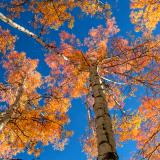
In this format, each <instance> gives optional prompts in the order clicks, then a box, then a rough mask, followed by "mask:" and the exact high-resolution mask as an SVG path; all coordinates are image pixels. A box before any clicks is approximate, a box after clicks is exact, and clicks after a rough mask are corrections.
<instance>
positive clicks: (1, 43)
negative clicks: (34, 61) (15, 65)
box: [0, 27, 15, 54]
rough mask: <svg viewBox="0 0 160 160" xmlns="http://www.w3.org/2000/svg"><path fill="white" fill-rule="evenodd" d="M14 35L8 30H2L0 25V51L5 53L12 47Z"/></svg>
mask: <svg viewBox="0 0 160 160" xmlns="http://www.w3.org/2000/svg"><path fill="white" fill-rule="evenodd" d="M14 43H15V37H13V36H12V35H11V34H10V32H9V31H8V30H3V29H2V28H1V27H0V52H1V53H3V54H5V53H6V51H7V50H12V49H13V48H14Z"/></svg>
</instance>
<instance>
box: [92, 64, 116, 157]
mask: <svg viewBox="0 0 160 160" xmlns="http://www.w3.org/2000/svg"><path fill="white" fill-rule="evenodd" d="M90 83H91V87H92V92H93V97H94V106H93V108H94V112H95V123H96V134H97V145H98V158H97V160H118V155H117V153H116V144H115V140H114V134H113V131H112V123H111V118H110V115H109V112H108V105H107V102H106V100H105V95H104V93H103V89H102V86H101V85H102V84H101V83H100V79H99V75H98V73H97V67H96V66H92V67H91V68H90Z"/></svg>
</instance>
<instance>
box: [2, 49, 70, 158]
mask: <svg viewBox="0 0 160 160" xmlns="http://www.w3.org/2000/svg"><path fill="white" fill-rule="evenodd" d="M37 64H38V61H37V60H33V59H29V58H27V57H26V56H25V53H21V54H19V53H17V52H11V53H10V54H8V55H7V56H6V57H5V59H4V61H3V66H4V68H5V69H6V71H7V83H8V85H5V84H4V85H3V84H1V86H0V87H1V88H0V89H1V92H0V97H1V101H2V102H5V103H6V104H7V107H6V108H5V110H4V111H3V112H1V113H0V126H1V134H0V137H1V139H0V142H1V143H0V148H3V150H2V152H1V153H0V157H1V158H5V157H7V158H10V157H12V156H13V155H16V154H17V153H19V152H21V151H23V150H25V149H27V151H28V153H29V154H32V153H33V154H34V155H35V156H39V154H40V152H41V147H42V145H48V143H52V144H53V146H54V147H55V148H57V149H60V150H63V148H64V145H65V144H66V143H67V139H68V137H69V136H71V133H69V132H68V134H65V132H67V131H65V130H64V129H63V126H64V125H65V124H66V123H68V122H69V119H68V116H67V115H66V112H67V111H68V108H69V107H70V101H69V100H68V99H67V98H64V97H63V95H62V94H60V93H59V92H58V91H57V90H55V93H54V92H53V93H48V94H49V95H45V96H43V95H40V94H38V93H37V88H40V87H41V85H42V78H41V75H40V73H39V72H37V71H36V67H37ZM41 100H43V105H40V101H41ZM3 124H4V125H3ZM38 144H41V146H40V148H37V145H38Z"/></svg>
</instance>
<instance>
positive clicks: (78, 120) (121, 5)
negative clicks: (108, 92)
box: [0, 0, 139, 160]
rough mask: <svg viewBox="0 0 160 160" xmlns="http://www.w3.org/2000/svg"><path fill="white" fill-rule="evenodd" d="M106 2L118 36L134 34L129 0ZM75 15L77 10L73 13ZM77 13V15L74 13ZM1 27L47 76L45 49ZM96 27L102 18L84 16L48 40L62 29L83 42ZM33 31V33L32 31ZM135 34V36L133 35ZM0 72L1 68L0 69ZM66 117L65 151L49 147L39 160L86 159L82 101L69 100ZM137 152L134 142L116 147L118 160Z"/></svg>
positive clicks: (134, 102) (133, 102)
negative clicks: (67, 137) (82, 140)
mask: <svg viewBox="0 0 160 160" xmlns="http://www.w3.org/2000/svg"><path fill="white" fill-rule="evenodd" d="M109 3H110V4H111V6H112V12H113V16H115V17H116V21H117V24H118V26H119V28H120V32H119V33H118V35H120V36H126V32H132V33H134V34H135V32H134V26H133V25H132V24H131V23H130V19H129V14H130V9H129V0H128V1H127V0H109ZM74 12H76V10H75V11H74ZM75 14H76V13H75ZM22 17H25V22H26V20H27V19H29V18H30V14H28V13H27V14H26V13H24V14H23V15H22ZM16 22H17V23H19V24H21V25H23V26H24V27H26V28H28V29H30V30H32V28H31V27H30V25H28V24H27V23H25V22H24V19H23V18H22V19H17V20H16ZM0 25H1V26H2V27H3V28H7V29H9V30H11V33H12V34H13V35H17V37H19V38H18V40H17V42H16V48H15V49H16V50H17V51H19V52H21V51H24V52H26V53H27V56H28V57H31V58H39V59H40V62H39V67H38V70H39V71H40V72H41V73H42V74H43V75H48V73H49V69H48V68H47V66H46V64H45V62H44V61H43V60H44V50H43V49H42V47H41V46H40V45H39V44H37V42H36V41H35V40H33V39H32V38H30V37H28V36H27V35H25V34H24V33H21V32H19V31H17V30H16V29H13V28H11V27H9V26H8V25H6V24H4V23H2V22H0ZM97 25H104V20H103V19H95V18H91V17H89V16H84V17H83V18H82V19H77V21H75V25H74V28H73V29H72V30H70V29H67V28H66V25H64V26H63V27H61V28H60V30H59V31H52V33H50V34H49V35H48V36H47V38H48V39H52V40H55V41H56V42H57V43H58V40H59V38H58V33H59V32H60V31H62V30H65V31H68V32H70V33H74V34H75V35H76V36H77V37H79V38H80V39H83V38H84V37H86V36H87V34H88V30H89V29H90V28H92V27H96V26H97ZM32 31H33V30H32ZM136 35H138V34H137V33H136ZM0 69H1V68H0ZM2 72H3V70H2V69H1V71H0V73H2ZM126 103H127V106H133V108H136V107H138V105H139V101H138V100H136V99H128V100H127V101H126ZM68 114H69V117H70V119H71V122H70V124H69V126H68V127H67V128H69V129H71V130H73V131H74V135H73V136H72V137H71V139H70V141H69V143H68V145H67V146H66V148H65V150H64V151H63V152H60V151H55V150H53V148H52V146H51V145H49V146H47V147H45V148H44V150H43V152H42V153H41V155H40V157H39V159H40V160H52V159H53V160H85V159H86V156H85V154H84V153H83V152H82V146H81V144H80V138H81V136H82V134H83V133H84V131H85V129H86V127H87V114H86V111H85V106H84V104H83V101H82V100H81V99H76V100H73V101H72V108H71V109H70V111H69V113H68ZM135 150H136V144H135V142H126V143H124V147H123V148H118V149H117V151H118V154H119V158H120V160H129V158H130V157H131V154H130V152H133V151H135ZM15 157H16V158H21V159H23V160H30V159H33V156H32V155H31V156H29V155H27V154H26V153H25V152H24V153H20V154H18V155H16V156H15Z"/></svg>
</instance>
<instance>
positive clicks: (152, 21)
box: [131, 0, 160, 32]
mask: <svg viewBox="0 0 160 160" xmlns="http://www.w3.org/2000/svg"><path fill="white" fill-rule="evenodd" d="M131 9H132V10H133V11H132V12H131V21H132V23H134V24H136V31H139V30H142V31H144V29H145V28H146V29H147V30H148V31H149V32H152V30H154V29H155V28H156V25H157V24H158V22H159V21H160V5H159V1H158V0H132V1H131ZM137 9H138V10H137Z"/></svg>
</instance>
